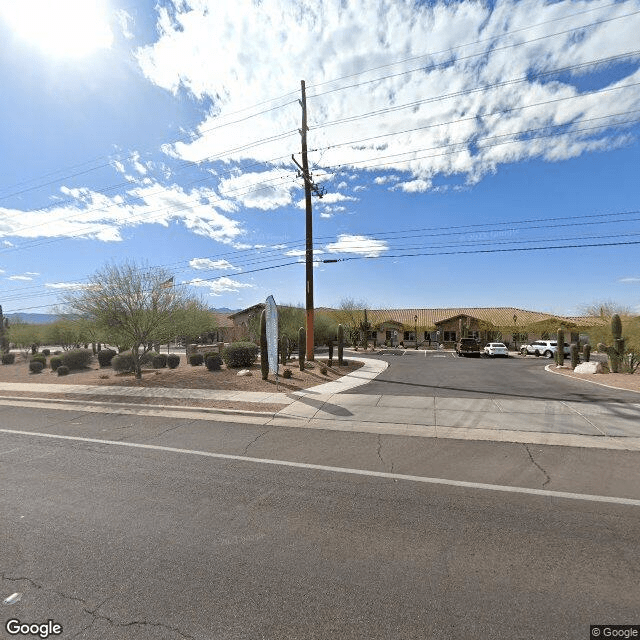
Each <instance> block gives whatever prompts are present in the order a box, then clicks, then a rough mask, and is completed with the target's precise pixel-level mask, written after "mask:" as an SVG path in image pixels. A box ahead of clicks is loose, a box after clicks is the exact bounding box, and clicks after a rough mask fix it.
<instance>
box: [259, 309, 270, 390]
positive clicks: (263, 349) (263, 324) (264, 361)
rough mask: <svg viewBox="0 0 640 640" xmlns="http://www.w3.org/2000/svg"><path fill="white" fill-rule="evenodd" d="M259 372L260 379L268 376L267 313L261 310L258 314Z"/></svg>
mask: <svg viewBox="0 0 640 640" xmlns="http://www.w3.org/2000/svg"><path fill="white" fill-rule="evenodd" d="M260 373H261V374H262V379H263V380H266V379H267V378H268V377H269V351H268V350H267V314H266V312H265V310H264V309H263V310H262V313H261V314H260Z"/></svg>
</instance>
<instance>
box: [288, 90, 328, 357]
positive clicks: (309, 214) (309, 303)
mask: <svg viewBox="0 0 640 640" xmlns="http://www.w3.org/2000/svg"><path fill="white" fill-rule="evenodd" d="M300 86H301V90H302V99H301V100H300V101H299V102H300V106H301V107H302V128H301V129H300V136H301V137H302V165H300V164H299V163H298V161H297V160H296V159H295V156H293V155H292V156H291V158H292V159H293V161H294V162H295V163H296V166H297V167H298V169H299V172H298V175H299V176H301V177H302V178H303V179H304V200H305V210H306V229H307V233H306V252H305V255H306V310H307V344H306V349H307V354H306V357H307V360H313V359H314V356H313V314H314V306H313V206H312V203H311V192H312V191H313V192H314V193H315V194H316V195H317V196H318V197H319V198H322V196H323V195H324V193H323V191H322V190H320V189H318V187H317V186H316V185H315V184H314V183H313V180H312V179H311V174H310V173H309V160H308V158H307V131H308V130H309V127H308V126H307V93H306V89H305V85H304V80H301V81H300Z"/></svg>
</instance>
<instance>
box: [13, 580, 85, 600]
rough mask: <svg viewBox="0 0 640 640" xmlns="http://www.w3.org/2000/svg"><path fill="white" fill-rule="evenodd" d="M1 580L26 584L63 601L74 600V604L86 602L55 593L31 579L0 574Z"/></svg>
mask: <svg viewBox="0 0 640 640" xmlns="http://www.w3.org/2000/svg"><path fill="white" fill-rule="evenodd" d="M1 577H2V580H6V581H7V582H28V583H29V584H30V585H31V586H32V587H33V588H34V589H43V590H44V591H48V592H49V593H53V594H55V595H57V596H60V597H61V598H64V599H65V600H75V601H76V602H82V604H87V601H86V600H85V599H84V598H78V597H77V596H70V595H68V594H66V593H62V591H57V590H56V589H51V588H50V587H46V586H44V585H42V584H39V583H38V582H36V581H35V580H32V579H31V578H27V577H24V576H19V577H13V576H8V575H6V574H5V573H2V574H1Z"/></svg>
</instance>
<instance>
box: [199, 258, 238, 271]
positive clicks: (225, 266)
mask: <svg viewBox="0 0 640 640" xmlns="http://www.w3.org/2000/svg"><path fill="white" fill-rule="evenodd" d="M189 266H190V267H191V268H192V269H198V270H204V269H209V270H210V269H220V270H222V271H229V270H231V269H235V270H237V271H241V269H240V268H239V267H234V266H233V265H232V264H231V263H230V262H229V261H228V260H211V259H209V258H192V259H191V260H189Z"/></svg>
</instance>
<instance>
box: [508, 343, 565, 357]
mask: <svg viewBox="0 0 640 640" xmlns="http://www.w3.org/2000/svg"><path fill="white" fill-rule="evenodd" d="M557 350H558V341H557V340H536V341H535V342H532V343H531V344H523V345H522V346H521V347H520V353H521V354H522V355H523V356H544V357H545V358H553V356H554V355H555V354H556V351H557ZM564 355H565V356H570V355H571V348H570V347H569V345H568V344H567V343H566V342H565V343H564Z"/></svg>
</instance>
